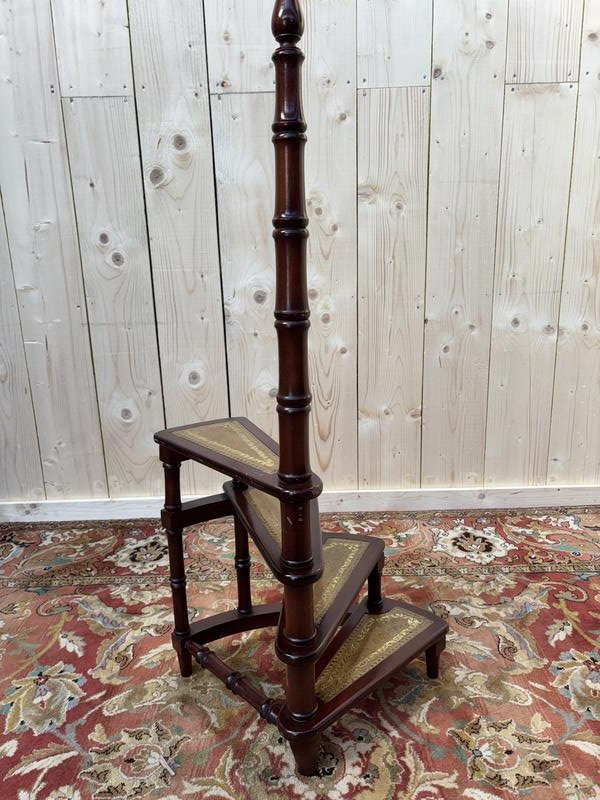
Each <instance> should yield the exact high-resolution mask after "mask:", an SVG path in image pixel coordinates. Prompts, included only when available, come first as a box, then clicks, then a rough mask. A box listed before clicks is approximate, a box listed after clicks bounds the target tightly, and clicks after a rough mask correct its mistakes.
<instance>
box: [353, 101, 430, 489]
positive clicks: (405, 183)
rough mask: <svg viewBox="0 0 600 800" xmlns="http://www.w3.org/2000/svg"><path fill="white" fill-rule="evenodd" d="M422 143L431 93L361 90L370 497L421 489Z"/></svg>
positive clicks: (363, 445) (363, 471)
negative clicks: (373, 492) (375, 490)
mask: <svg viewBox="0 0 600 800" xmlns="http://www.w3.org/2000/svg"><path fill="white" fill-rule="evenodd" d="M428 143H429V90H428V89H423V88H411V89H370V90H363V91H359V93H358V198H359V205H358V297H359V303H358V327H359V330H360V332H361V335H360V337H359V340H358V393H359V423H358V433H359V438H358V446H359V453H358V454H359V485H360V486H364V487H366V488H369V487H380V488H384V487H394V486H407V487H411V486H419V485H420V479H421V476H420V462H421V385H422V367H423V317H424V292H425V259H426V229H427V156H428ZM373 353H377V358H373Z"/></svg>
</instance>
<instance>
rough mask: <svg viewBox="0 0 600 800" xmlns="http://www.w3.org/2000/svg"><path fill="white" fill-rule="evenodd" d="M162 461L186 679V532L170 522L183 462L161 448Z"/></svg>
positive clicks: (178, 645) (176, 640)
mask: <svg viewBox="0 0 600 800" xmlns="http://www.w3.org/2000/svg"><path fill="white" fill-rule="evenodd" d="M160 459H161V461H162V464H163V469H164V471H165V506H164V511H165V512H166V514H164V515H163V525H164V527H165V530H166V532H167V536H168V543H169V571H170V580H169V583H170V584H171V595H172V597H173V616H174V620H175V629H174V631H173V646H174V647H175V650H176V651H177V658H178V659H179V670H180V672H181V674H182V675H183V677H184V678H186V677H188V675H191V674H192V656H191V655H190V653H188V651H187V650H186V649H185V642H186V639H187V637H188V636H189V635H190V622H189V617H188V607H187V593H186V580H185V566H184V563H183V528H180V527H174V526H173V525H171V524H169V523H168V522H167V518H168V517H173V516H174V517H176V516H177V514H178V512H181V488H180V480H179V473H180V469H181V458H180V457H178V456H177V455H176V454H175V453H171V452H170V451H169V450H167V449H166V448H163V447H161V448H160Z"/></svg>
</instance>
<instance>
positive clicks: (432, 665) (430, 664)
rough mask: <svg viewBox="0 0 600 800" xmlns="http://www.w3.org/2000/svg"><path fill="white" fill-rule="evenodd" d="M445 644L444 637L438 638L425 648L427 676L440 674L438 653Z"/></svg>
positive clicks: (435, 676)
mask: <svg viewBox="0 0 600 800" xmlns="http://www.w3.org/2000/svg"><path fill="white" fill-rule="evenodd" d="M445 646H446V637H445V636H444V638H443V639H438V641H437V642H434V643H433V644H432V645H431V646H430V647H428V648H427V650H425V663H426V665H427V675H428V677H429V678H437V677H438V676H439V674H440V655H441V653H442V650H443V649H444V647H445Z"/></svg>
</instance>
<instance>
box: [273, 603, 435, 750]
mask: <svg viewBox="0 0 600 800" xmlns="http://www.w3.org/2000/svg"><path fill="white" fill-rule="evenodd" d="M447 631H448V625H447V623H446V622H445V621H444V620H442V619H440V618H439V617H436V616H435V615H434V614H431V613H430V612H429V611H424V610H422V609H420V608H417V607H415V606H410V605H407V604H406V603H401V602H399V601H396V600H389V599H386V600H384V606H383V611H382V612H380V613H379V614H369V613H368V611H367V606H366V599H365V600H363V601H362V602H361V603H360V604H359V605H358V606H357V607H356V609H355V610H354V612H353V613H352V614H351V616H350V617H349V618H348V620H347V621H346V622H345V623H344V625H343V626H342V627H341V628H340V630H339V632H338V634H337V635H336V636H335V637H334V638H333V640H332V641H331V642H330V644H329V646H328V647H327V649H326V650H325V652H324V653H323V655H322V656H321V658H320V659H319V660H318V662H317V665H316V675H317V684H316V692H317V699H318V709H317V712H316V714H315V715H314V716H313V717H312V718H311V719H310V721H307V722H301V721H298V720H296V719H294V718H293V717H291V716H290V714H289V713H288V712H287V709H285V708H284V709H283V710H282V712H281V714H280V717H279V723H278V724H279V727H280V729H281V731H282V733H283V734H284V735H286V736H287V737H288V738H292V739H293V738H295V737H297V736H302V735H306V734H307V733H313V732H316V731H320V730H323V729H324V728H326V727H327V726H328V725H330V724H331V723H332V722H333V721H334V720H336V719H337V718H338V717H340V716H341V715H342V714H344V713H345V712H346V711H348V709H350V708H351V707H352V706H354V705H355V704H356V703H357V701H358V700H359V699H360V698H362V697H363V696H364V695H366V694H368V693H369V692H371V691H372V690H373V689H374V688H375V687H376V686H377V685H378V684H380V683H383V682H384V681H385V680H386V679H387V678H389V677H390V675H392V674H393V673H394V672H396V671H397V670H398V669H400V668H401V667H403V666H404V665H405V664H408V662H409V661H412V660H413V659H414V658H415V657H416V656H418V655H420V654H421V653H423V652H424V651H429V652H428V658H427V666H428V673H430V674H432V675H433V676H435V674H436V666H437V665H436V662H437V658H438V657H439V653H440V652H441V650H442V649H443V647H444V645H445V637H446V633H447Z"/></svg>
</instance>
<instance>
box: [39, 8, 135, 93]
mask: <svg viewBox="0 0 600 800" xmlns="http://www.w3.org/2000/svg"><path fill="white" fill-rule="evenodd" d="M50 2H51V5H52V17H53V21H54V35H55V37H56V55H57V58H58V72H59V76H60V91H61V95H62V96H63V97H81V96H107V95H131V94H133V83H132V78H131V56H130V52H129V22H128V19H127V0H75V1H74V0H50Z"/></svg>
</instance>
